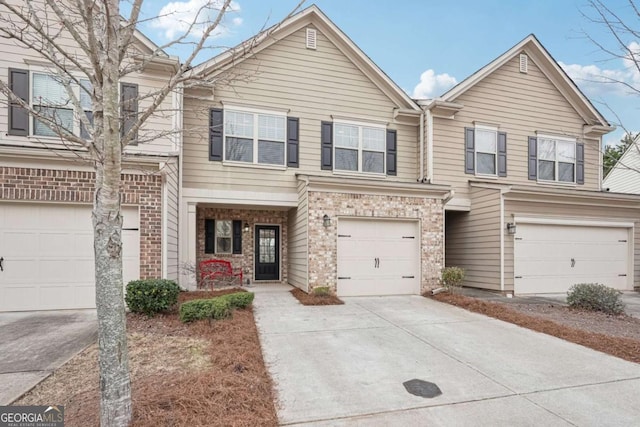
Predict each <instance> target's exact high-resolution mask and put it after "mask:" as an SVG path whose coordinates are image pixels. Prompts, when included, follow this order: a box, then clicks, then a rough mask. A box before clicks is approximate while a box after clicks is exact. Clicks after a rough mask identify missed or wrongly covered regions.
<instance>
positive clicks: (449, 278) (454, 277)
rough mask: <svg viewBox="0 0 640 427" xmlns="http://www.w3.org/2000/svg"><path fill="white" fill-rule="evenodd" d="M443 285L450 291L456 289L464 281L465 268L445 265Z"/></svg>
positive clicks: (442, 278) (442, 277)
mask: <svg viewBox="0 0 640 427" xmlns="http://www.w3.org/2000/svg"><path fill="white" fill-rule="evenodd" d="M441 281H442V286H444V287H445V288H447V289H448V290H449V291H450V292H454V291H456V290H457V289H458V288H460V287H461V286H462V282H463V281H464V269H463V268H460V267H445V268H444V269H443V270H442V276H441Z"/></svg>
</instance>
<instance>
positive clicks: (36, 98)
mask: <svg viewBox="0 0 640 427" xmlns="http://www.w3.org/2000/svg"><path fill="white" fill-rule="evenodd" d="M32 74H33V77H32V81H31V94H32V96H31V103H32V106H33V108H34V109H35V110H37V111H39V112H40V113H42V114H43V115H44V116H46V117H48V118H49V119H51V120H53V121H54V122H55V123H56V124H57V126H59V127H60V128H62V129H64V130H66V131H67V132H70V133H73V134H76V135H81V136H82V137H85V138H88V132H87V131H86V130H85V129H84V126H81V122H80V119H79V118H78V116H77V114H76V112H75V108H74V105H73V102H72V101H71V98H70V97H69V94H68V93H67V90H66V89H65V85H64V82H63V81H62V80H60V78H59V77H58V76H54V75H51V74H45V73H37V72H34V73H32ZM68 84H69V85H70V87H71V90H72V91H74V95H75V96H76V97H77V99H78V100H79V101H80V106H81V108H82V110H83V112H82V113H83V114H85V115H86V116H87V118H88V119H89V121H90V122H91V121H93V115H92V106H91V97H90V95H89V93H88V92H90V91H91V83H90V82H89V81H88V80H80V84H81V85H82V88H81V87H79V86H78V85H77V84H75V83H72V82H69V83H68ZM85 89H86V90H85ZM33 135H37V136H49V137H55V136H57V134H56V132H54V131H53V130H52V129H50V128H49V127H48V126H47V125H46V124H45V123H44V122H42V121H40V120H38V119H37V118H34V120H33Z"/></svg>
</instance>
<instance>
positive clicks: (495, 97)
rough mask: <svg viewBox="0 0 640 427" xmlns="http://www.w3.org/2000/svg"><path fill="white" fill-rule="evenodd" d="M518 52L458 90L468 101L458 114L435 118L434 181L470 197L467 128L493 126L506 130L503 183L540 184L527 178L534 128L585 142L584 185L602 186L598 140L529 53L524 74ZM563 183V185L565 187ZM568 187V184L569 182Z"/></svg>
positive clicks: (463, 101)
mask: <svg viewBox="0 0 640 427" xmlns="http://www.w3.org/2000/svg"><path fill="white" fill-rule="evenodd" d="M518 57H519V55H516V56H515V57H514V58H513V59H511V60H510V61H508V62H507V63H506V64H504V65H503V66H502V67H500V68H498V69H497V70H495V71H494V72H493V73H491V74H490V75H488V76H487V77H485V78H484V79H483V80H481V81H480V82H478V83H477V84H476V85H475V86H473V87H472V88H470V89H469V90H468V91H466V92H464V93H463V94H462V95H460V96H459V97H458V98H457V99H455V100H454V102H456V103H459V104H462V105H464V107H463V108H462V110H460V111H459V112H458V113H456V115H455V118H454V119H447V118H439V117H434V119H433V138H434V140H433V149H434V152H433V156H434V161H433V172H434V175H433V177H434V183H436V184H449V185H452V186H454V189H455V191H456V197H460V198H469V187H468V181H469V179H475V176H474V175H471V174H465V165H464V158H465V141H464V128H465V127H473V126H474V122H475V123H476V124H486V125H495V126H497V127H498V130H499V131H500V132H506V133H507V176H506V177H504V178H498V179H497V181H498V182H500V183H512V184H524V185H539V186H544V187H547V188H548V187H549V186H550V185H551V186H554V184H536V181H532V180H529V179H528V163H527V161H528V154H527V150H528V137H530V136H536V132H538V133H542V134H550V135H555V136H563V135H564V136H569V137H575V138H577V140H578V142H583V143H584V146H585V158H584V164H585V182H584V185H576V187H577V188H579V189H581V190H599V189H600V186H599V180H600V175H599V149H600V148H599V144H600V140H599V139H584V138H583V125H584V124H585V122H584V120H583V119H582V118H581V117H580V116H579V114H578V113H577V112H576V111H575V109H574V108H573V107H572V106H571V104H570V103H569V102H568V101H567V100H566V98H564V96H562V94H561V93H560V92H559V91H558V89H557V88H556V87H555V86H554V85H553V83H551V81H550V80H549V79H548V78H547V77H546V76H545V75H544V74H543V72H542V71H541V70H540V69H539V68H538V66H537V65H536V64H535V63H534V62H533V60H532V59H531V58H529V67H528V73H527V74H523V73H520V71H519V70H520V69H519V61H518ZM563 187H565V186H563ZM565 188H566V187H565Z"/></svg>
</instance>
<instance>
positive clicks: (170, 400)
mask: <svg viewBox="0 0 640 427" xmlns="http://www.w3.org/2000/svg"><path fill="white" fill-rule="evenodd" d="M238 291H239V290H238V289H227V290H223V291H201V292H191V293H181V294H180V302H183V301H186V300H191V299H194V298H212V297H215V296H219V295H224V294H228V293H231V292H238ZM127 332H128V334H129V337H130V338H129V347H130V348H129V353H130V366H131V376H132V399H133V424H132V425H134V426H159V425H163V426H265V425H266V426H276V425H277V424H278V420H277V415H276V410H275V406H274V401H275V400H274V399H275V395H274V391H273V385H272V382H271V379H270V377H269V375H268V372H267V370H266V367H265V365H264V360H263V359H262V351H261V348H260V342H259V340H258V332H257V330H256V326H255V321H254V318H253V311H252V310H251V307H249V308H248V309H244V310H235V311H234V312H233V317H231V318H229V319H224V320H220V321H215V322H210V321H207V320H203V321H199V322H194V323H191V324H183V323H182V322H180V320H179V319H178V317H177V310H174V311H173V312H171V313H167V314H164V315H157V316H155V317H152V318H147V317H146V316H143V315H138V314H133V313H129V314H128V315H127ZM140 346H144V347H145V348H143V349H140V348H137V347H140ZM74 364H75V365H74ZM87 384H88V386H87ZM61 388H63V389H62V390H61ZM56 393H57V394H56ZM56 396H57V398H56ZM60 398H62V400H63V401H59V400H60ZM54 401H55V403H56V404H63V405H65V425H66V426H92V425H96V426H97V425H98V424H99V419H98V414H99V390H98V369H97V346H95V345H94V346H91V347H89V348H88V349H87V350H85V351H84V352H82V353H80V354H79V355H78V356H76V357H75V358H73V359H72V360H71V361H70V362H69V363H67V364H66V365H64V366H63V367H62V368H60V369H59V370H58V371H56V373H55V374H54V375H53V376H52V377H50V378H48V379H47V380H45V381H44V382H42V383H41V384H40V385H38V386H37V387H36V388H35V389H34V390H32V391H31V392H29V393H28V394H27V395H25V396H24V397H23V398H21V399H20V401H18V402H16V404H21V405H25V404H35V403H32V402H39V403H38V404H48V403H51V402H54Z"/></svg>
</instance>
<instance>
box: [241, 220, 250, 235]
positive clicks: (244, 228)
mask: <svg viewBox="0 0 640 427" xmlns="http://www.w3.org/2000/svg"><path fill="white" fill-rule="evenodd" d="M242 230H243V231H244V232H245V233H248V232H249V223H248V222H246V221H245V223H244V227H242Z"/></svg>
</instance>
